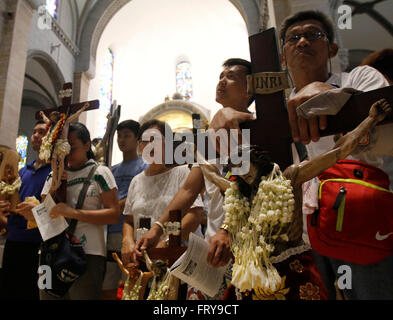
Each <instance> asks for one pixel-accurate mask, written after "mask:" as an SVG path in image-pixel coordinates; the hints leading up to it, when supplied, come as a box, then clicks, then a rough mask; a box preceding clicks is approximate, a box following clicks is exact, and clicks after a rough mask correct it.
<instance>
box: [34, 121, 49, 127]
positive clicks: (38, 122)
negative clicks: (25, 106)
mask: <svg viewBox="0 0 393 320" xmlns="http://www.w3.org/2000/svg"><path fill="white" fill-rule="evenodd" d="M39 124H46V123H45V121H44V120H42V119H40V120H37V122H36V123H35V124H34V128H35V126H37V125H39Z"/></svg>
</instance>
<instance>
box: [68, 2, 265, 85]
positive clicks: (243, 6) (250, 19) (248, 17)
mask: <svg viewBox="0 0 393 320" xmlns="http://www.w3.org/2000/svg"><path fill="white" fill-rule="evenodd" d="M130 1H132V0H116V1H112V0H100V1H96V2H95V4H94V6H93V7H92V9H91V10H90V12H89V14H88V17H86V18H85V21H84V24H83V28H82V30H81V33H80V35H79V37H78V47H79V48H80V51H81V52H80V55H79V56H78V57H77V59H76V68H75V71H76V72H86V73H87V74H88V76H89V77H90V78H91V79H92V78H94V77H95V69H96V66H95V61H96V55H97V47H98V43H99V40H100V38H101V35H102V33H103V31H104V29H105V27H106V26H107V24H108V23H109V21H110V20H111V19H112V17H113V16H114V15H115V14H116V13H117V12H118V11H119V10H120V9H121V8H123V7H124V6H125V5H126V4H127V3H129V2H130ZM228 1H229V2H231V3H232V4H233V5H234V6H235V8H236V9H237V10H238V11H239V12H240V14H241V16H242V17H243V19H244V21H245V23H246V26H247V29H248V33H249V35H252V34H255V33H257V32H258V31H259V27H258V24H259V19H260V8H259V6H258V3H259V0H228Z"/></svg>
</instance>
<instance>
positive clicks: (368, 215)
mask: <svg viewBox="0 0 393 320" xmlns="http://www.w3.org/2000/svg"><path fill="white" fill-rule="evenodd" d="M319 179H320V180H321V183H320V186H319V210H317V211H316V212H314V213H313V214H312V215H308V217H307V228H308V235H309V238H310V243H311V247H312V249H313V250H315V251H316V252H317V253H319V254H321V255H324V256H327V257H331V258H335V259H339V260H344V261H348V262H353V263H357V264H361V265H368V264H373V263H377V262H379V261H381V260H383V259H385V258H386V257H388V256H390V255H392V254H393V192H391V191H389V178H388V176H387V174H386V173H385V172H383V171H382V170H380V169H378V168H375V167H373V166H371V165H368V164H366V163H363V162H360V161H354V160H341V161H339V162H337V163H336V164H335V165H334V166H332V167H331V168H329V169H328V170H326V171H324V172H323V173H322V174H321V175H320V176H319Z"/></svg>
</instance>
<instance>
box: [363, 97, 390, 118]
mask: <svg viewBox="0 0 393 320" xmlns="http://www.w3.org/2000/svg"><path fill="white" fill-rule="evenodd" d="M390 112H392V107H391V106H390V104H389V103H388V102H387V101H386V99H381V100H378V101H377V102H375V103H374V104H373V105H372V106H371V108H370V112H369V115H370V117H372V118H375V119H376V120H377V121H378V122H381V121H382V120H384V119H385V118H386V116H387V115H388V114H389V113H390Z"/></svg>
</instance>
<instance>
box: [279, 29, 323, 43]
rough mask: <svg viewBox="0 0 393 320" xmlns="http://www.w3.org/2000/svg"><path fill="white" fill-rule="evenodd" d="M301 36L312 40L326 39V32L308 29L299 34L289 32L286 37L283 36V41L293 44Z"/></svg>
mask: <svg viewBox="0 0 393 320" xmlns="http://www.w3.org/2000/svg"><path fill="white" fill-rule="evenodd" d="M302 37H304V38H306V39H307V40H308V41H310V42H312V41H315V40H319V39H324V38H325V39H326V33H324V32H322V31H310V32H305V33H300V34H290V35H288V37H286V38H285V41H284V43H290V44H295V43H297V42H298V41H299V40H300V39H301V38H302Z"/></svg>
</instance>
